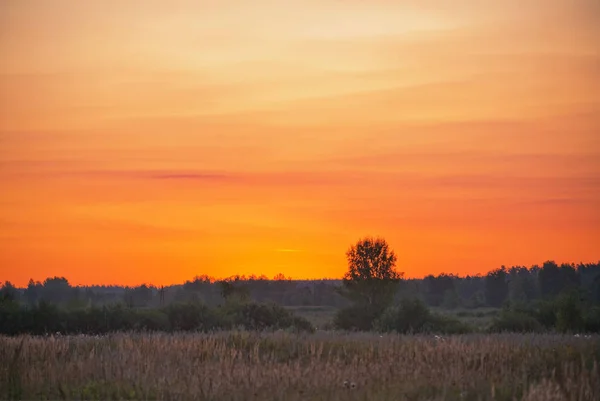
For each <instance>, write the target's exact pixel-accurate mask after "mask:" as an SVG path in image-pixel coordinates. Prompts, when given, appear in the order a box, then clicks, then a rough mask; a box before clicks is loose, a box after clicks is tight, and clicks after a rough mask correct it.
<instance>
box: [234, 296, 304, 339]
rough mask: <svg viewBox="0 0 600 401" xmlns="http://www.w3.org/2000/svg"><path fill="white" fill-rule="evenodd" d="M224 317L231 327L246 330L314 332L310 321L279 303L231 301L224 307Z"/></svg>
mask: <svg viewBox="0 0 600 401" xmlns="http://www.w3.org/2000/svg"><path fill="white" fill-rule="evenodd" d="M222 317H223V319H224V321H225V322H227V324H226V325H227V326H229V327H243V328H244V329H246V330H258V331H262V330H278V329H292V330H295V331H306V332H313V331H314V327H312V325H311V324H310V322H309V321H308V320H306V319H304V318H302V317H300V316H296V315H294V314H293V313H292V312H290V311H289V310H287V309H285V308H284V307H282V306H280V305H277V304H264V303H256V302H229V303H227V304H226V305H225V306H224V307H223V308H222Z"/></svg>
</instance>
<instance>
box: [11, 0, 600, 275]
mask: <svg viewBox="0 0 600 401" xmlns="http://www.w3.org/2000/svg"><path fill="white" fill-rule="evenodd" d="M599 43H600V2H598V1H597V0H528V1H526V2H522V1H519V0H507V1H502V2H500V1H479V0H462V1H461V0H455V1H449V0H437V1H433V0H430V1H402V2H400V1H398V2H392V1H387V0H375V1H368V2H367V1H358V0H351V1H335V0H319V1H316V0H304V1H295V0H289V1H264V0H256V1H245V0H224V1H192V0H189V1H169V2H166V1H162V0H161V1H158V0H155V1H149V0H146V1H141V0H139V1H125V0H119V1H117V0H111V1H92V0H90V1H63V0H53V1H44V0H39V1H30V0H7V1H2V2H1V3H0V56H1V58H2V62H0V205H1V207H0V281H2V280H11V281H12V282H13V283H15V284H18V285H25V284H26V282H27V281H28V280H29V278H30V277H32V278H34V279H36V280H42V279H44V278H45V277H46V276H50V275H52V276H53V275H64V276H66V277H67V278H69V279H70V281H71V282H73V283H76V284H90V283H119V284H139V283H142V282H150V283H154V284H167V283H176V282H182V281H184V280H186V279H189V278H191V277H193V276H195V275H196V274H209V275H214V276H220V277H222V276H229V275H232V274H251V273H255V274H261V273H264V274H266V275H268V276H273V275H274V274H276V273H278V272H284V273H285V274H286V275H290V276H292V277H295V278H308V277H310V278H313V277H324V276H326V277H340V276H341V275H342V274H343V273H344V271H345V268H346V265H345V255H344V253H345V251H346V249H347V248H348V246H349V245H350V244H351V243H352V242H354V241H356V240H357V239H358V238H360V237H362V236H364V235H381V236H384V237H385V238H386V239H387V240H388V242H390V244H391V246H392V247H393V248H394V249H395V250H396V252H397V254H398V268H399V270H401V271H404V272H406V274H407V275H408V276H423V275H425V274H429V273H433V274H437V273H440V272H454V273H458V274H467V273H471V274H472V273H483V272H486V271H488V270H490V269H493V268H496V267H499V266H500V265H502V264H506V265H513V264H524V265H531V264H534V263H541V262H543V261H544V260H547V259H555V260H557V261H559V262H579V261H584V262H588V261H598V260H599V259H600V45H599Z"/></svg>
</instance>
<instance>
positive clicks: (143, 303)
mask: <svg viewBox="0 0 600 401" xmlns="http://www.w3.org/2000/svg"><path fill="white" fill-rule="evenodd" d="M342 282H343V281H342V280H332V279H329V280H301V281H300V280H291V279H289V278H285V277H283V276H280V277H278V278H277V279H273V280H269V279H267V278H266V277H264V276H262V277H244V276H234V277H231V278H228V279H225V280H215V279H213V278H211V277H209V276H206V275H203V276H197V277H195V278H193V279H192V280H188V281H186V282H185V283H184V284H182V285H171V286H168V287H157V286H153V285H148V284H143V285H140V286H136V287H125V286H72V285H71V284H70V283H69V281H68V279H67V278H64V277H49V278H47V279H45V280H44V281H43V282H39V281H34V280H30V281H29V284H28V285H27V286H26V287H25V288H17V287H15V286H14V285H12V284H11V283H10V282H9V281H6V282H4V283H2V284H1V285H0V298H6V297H10V298H11V299H14V300H16V301H18V302H19V303H20V304H23V305H35V304H37V303H38V302H40V301H46V302H50V303H53V304H57V305H62V306H69V307H84V306H102V305H111V304H115V303H122V304H124V305H126V306H128V307H139V308H143V307H159V306H166V305H169V304H171V303H181V302H188V301H199V302H203V303H205V304H207V305H211V306H217V305H219V304H221V303H222V302H223V299H224V297H223V294H222V290H221V289H222V286H223V285H224V284H227V285H230V286H231V287H235V288H236V289H237V290H238V291H244V292H246V293H247V295H248V297H249V298H251V299H253V300H255V301H257V302H273V303H276V304H280V305H283V306H330V307H335V308H343V307H346V306H348V305H349V304H350V302H349V300H348V299H347V298H346V297H344V296H343V295H342V294H340V292H339V291H338V289H339V288H340V286H341V285H342ZM393 288H394V297H395V298H396V299H400V298H406V297H412V298H417V299H420V300H421V301H423V302H424V303H425V304H426V305H427V306H429V307H441V308H446V309H454V308H469V309H472V308H480V307H497V308H499V307H501V306H503V305H504V304H506V303H507V302H510V303H529V302H532V301H536V300H551V299H556V298H557V297H559V296H560V295H561V294H562V293H563V292H565V291H569V290H578V291H580V292H581V293H582V296H583V297H585V298H586V299H588V300H589V301H590V302H593V303H595V304H600V262H599V263H597V264H579V265H575V264H566V263H564V264H561V265H558V264H557V263H555V262H553V261H547V262H545V263H543V264H542V265H541V266H537V265H536V266H532V267H529V268H526V267H523V266H514V267H511V268H506V267H504V266H502V267H500V268H498V269H496V270H493V271H491V272H489V273H488V274H486V275H475V276H470V275H469V276H465V277H459V276H457V275H453V274H446V273H442V274H439V275H435V276H434V275H428V276H427V277H425V278H423V279H404V278H402V280H400V285H399V286H395V287H393Z"/></svg>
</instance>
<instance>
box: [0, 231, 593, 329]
mask: <svg viewBox="0 0 600 401" xmlns="http://www.w3.org/2000/svg"><path fill="white" fill-rule="evenodd" d="M346 257H347V261H348V270H347V272H346V274H345V275H344V277H343V279H342V280H314V281H294V280H291V279H289V278H286V277H285V276H283V275H281V274H280V275H278V276H277V277H275V279H274V280H269V279H267V278H266V277H264V276H262V277H240V276H235V277H231V278H228V279H225V280H214V279H212V278H210V277H208V276H197V277H195V278H194V279H193V280H190V281H186V282H185V283H184V284H182V285H174V286H169V287H156V286H152V285H141V286H137V287H121V286H104V287H102V286H91V287H90V286H88V287H86V286H71V285H70V283H69V282H68V280H67V279H66V278H64V277H51V278H48V279H46V280H44V282H43V283H42V282H35V281H33V280H30V282H29V284H28V286H27V287H26V288H16V287H15V286H13V285H12V284H11V283H9V282H5V283H4V284H3V285H2V287H1V288H0V323H3V326H5V327H8V326H11V327H15V328H16V329H15V330H16V331H17V332H19V331H21V332H32V333H34V332H35V333H37V332H39V331H48V330H49V329H48V325H51V326H52V324H53V326H52V327H53V328H58V330H57V331H67V332H81V331H83V332H94V331H100V332H102V331H103V330H104V331H106V330H108V331H110V330H114V329H118V328H121V329H153V330H154V329H156V330H158V329H160V330H178V329H182V327H184V326H185V324H184V325H183V326H182V324H179V323H176V322H182V321H184V320H186V319H187V320H189V321H196V322H197V324H193V325H192V326H191V327H187V326H185V327H187V329H203V328H206V327H211V328H213V329H219V328H228V327H229V328H231V327H236V326H240V327H245V328H256V327H263V328H267V327H271V328H273V327H278V328H288V327H304V328H307V327H309V326H310V324H309V323H308V322H306V321H302V319H301V318H298V317H297V316H293V315H291V314H289V312H288V311H287V310H286V309H285V308H283V307H284V306H333V307H335V308H336V309H337V313H336V315H335V319H334V324H335V327H337V328H340V329H344V330H383V331H390V330H391V331H401V332H406V331H411V332H416V331H438V332H465V331H469V328H468V327H466V326H465V325H464V324H462V323H461V322H459V321H457V320H455V319H454V320H453V319H450V318H448V317H447V316H443V315H441V314H437V313H434V312H432V311H430V309H429V308H431V307H435V308H436V309H441V308H446V309H453V308H458V307H461V308H471V309H475V308H480V307H494V308H503V310H502V313H501V314H500V316H499V317H498V318H496V319H495V320H494V322H493V325H492V326H491V327H492V329H494V330H497V331H503V330H510V331H535V330H543V329H545V330H554V329H558V330H561V331H600V263H598V264H579V265H574V264H562V265H557V264H556V263H555V262H553V261H548V262H545V263H544V264H543V265H542V266H532V267H531V268H525V267H521V266H515V267H511V268H506V267H504V266H503V267H501V268H499V269H496V270H493V271H491V272H489V273H488V274H487V275H485V276H481V275H478V276H466V277H458V276H456V275H452V274H440V275H437V276H434V275H429V276H427V277H425V278H424V279H404V274H403V273H401V272H398V271H397V270H396V262H397V257H396V254H395V252H394V251H393V250H392V249H391V248H390V246H389V244H388V243H387V242H386V241H385V240H384V239H383V238H373V237H366V238H363V239H360V240H359V241H358V242H357V243H356V244H354V245H352V246H351V247H350V248H349V249H348V251H347V253H346ZM232 305H233V306H232ZM198 308H200V309H198ZM240 311H241V312H240ZM178 313H179V314H183V316H187V317H186V318H185V319H183V318H181V319H179V320H178V318H176V317H174V316H179V315H178ZM286 313H287V314H286ZM124 314H125V315H126V316H128V318H127V319H125V321H127V322H128V323H126V324H125V323H124V321H123V318H122V317H123V316H124ZM48 316H53V318H52V319H51V318H49V317H48ZM99 316H104V318H103V320H102V319H100V320H101V321H104V323H103V324H101V325H100V326H98V325H97V324H96V325H94V324H91V323H83V322H92V321H96V320H97V318H98V317H99ZM249 316H250V317H249ZM248 319H250V320H248ZM261 319H262V320H261ZM52 321H60V322H62V323H61V324H60V325H58V326H56V324H54V323H52V324H51V323H50V322H52ZM114 321H120V322H121V323H114ZM39 322H46V323H44V324H41V323H39ZM110 322H113V323H110ZM206 322H212V323H211V324H205V323H206ZM256 322H262V323H256ZM281 322H286V323H281ZM7 325H8V326H7ZM15 330H13V331H15ZM3 331H4V332H6V329H5V328H4V327H3Z"/></svg>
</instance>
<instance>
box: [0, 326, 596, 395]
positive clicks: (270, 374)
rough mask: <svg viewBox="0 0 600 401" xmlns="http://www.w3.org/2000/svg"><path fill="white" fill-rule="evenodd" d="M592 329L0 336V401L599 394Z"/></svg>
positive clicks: (594, 338)
mask: <svg viewBox="0 0 600 401" xmlns="http://www.w3.org/2000/svg"><path fill="white" fill-rule="evenodd" d="M599 360H600V338H599V337H597V336H596V337H574V336H572V335H571V336H560V335H513V334H507V335H480V334H476V335H465V336H453V337H447V338H441V339H438V338H435V337H434V336H396V335H388V336H380V335H378V334H341V333H335V332H318V333H317V334H313V335H296V334H289V333H283V332H279V333H270V334H267V333H264V334H259V333H250V332H224V333H216V334H125V333H123V334H113V335H109V336H105V337H85V336H70V337H24V336H22V337H0V361H2V362H1V363H0V398H15V399H17V398H20V399H165V400H174V399H194V400H222V401H226V400H265V401H270V400H282V401H283V400H290V401H291V400H332V401H336V400H394V401H396V400H409V401H413V400H440V401H441V400H507V401H508V400H527V401H554V400H556V401H559V400H565V401H566V400H573V401H575V400H589V401H592V400H598V399H600V372H599V366H598V362H599Z"/></svg>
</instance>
